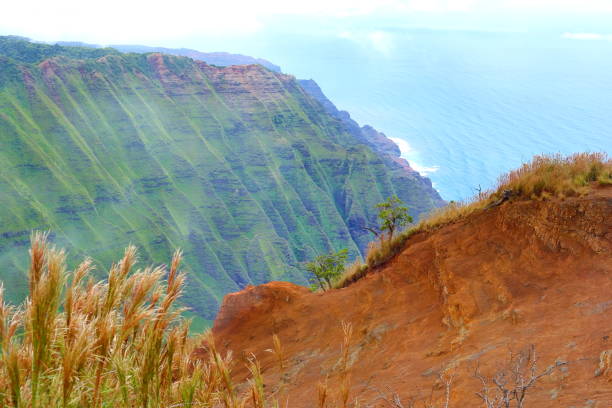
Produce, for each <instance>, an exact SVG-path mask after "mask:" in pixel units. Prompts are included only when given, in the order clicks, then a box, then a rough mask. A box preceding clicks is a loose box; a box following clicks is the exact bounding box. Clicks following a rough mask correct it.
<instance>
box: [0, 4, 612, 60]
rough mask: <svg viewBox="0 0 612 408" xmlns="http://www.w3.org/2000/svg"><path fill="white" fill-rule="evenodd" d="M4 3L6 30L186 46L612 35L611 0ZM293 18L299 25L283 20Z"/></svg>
mask: <svg viewBox="0 0 612 408" xmlns="http://www.w3.org/2000/svg"><path fill="white" fill-rule="evenodd" d="M3 3H4V4H2V12H1V14H0V34H14V35H22V36H25V37H29V38H32V39H35V40H41V41H59V40H63V41H73V40H78V41H83V42H90V43H97V44H103V45H107V44H126V43H132V44H134V43H138V44H146V45H163V46H181V44H183V43H185V42H188V43H192V42H193V41H192V40H193V39H194V38H201V37H214V36H218V37H220V38H221V37H238V38H240V37H248V36H252V35H256V34H259V33H262V32H265V31H274V30H276V31H279V30H280V31H282V30H283V29H285V30H303V31H307V30H309V29H313V28H314V27H313V24H322V25H327V26H330V27H334V28H338V29H342V27H343V25H345V24H347V25H350V24H351V22H353V23H354V22H359V21H364V20H365V19H367V22H368V24H370V25H371V24H380V25H387V26H388V25H413V26H419V25H422V26H427V27H436V26H439V27H443V28H444V27H451V28H452V27H460V28H473V29H487V30H494V29H503V30H538V29H544V28H550V29H557V30H561V31H563V32H568V33H569V34H570V35H571V34H578V35H581V34H583V35H584V34H586V35H587V36H588V35H589V34H591V35H599V36H602V38H604V39H605V38H608V37H606V36H611V37H610V38H612V28H610V29H609V31H610V32H603V31H602V30H604V29H605V28H606V25H609V21H611V20H610V17H612V0H300V1H288V0H258V1H253V0H234V1H218V0H215V1H209V0H172V1H171V2H169V1H167V0H163V1H161V0H146V1H143V0H127V1H126V0H105V1H86V0H56V1H49V0H36V1H27V0H21V1H7V0H4V1H3ZM287 21H293V22H297V23H296V24H283V22H287ZM576 30H578V31H576ZM340 34H342V31H340ZM583 38H584V39H588V37H583ZM591 39H594V38H591ZM375 41H376V39H375ZM379 41H384V39H382V38H381V39H380V40H379ZM205 51H213V50H205Z"/></svg>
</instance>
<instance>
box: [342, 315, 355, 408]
mask: <svg viewBox="0 0 612 408" xmlns="http://www.w3.org/2000/svg"><path fill="white" fill-rule="evenodd" d="M352 337H353V325H352V324H351V323H348V322H344V321H343V322H342V348H341V357H340V402H341V403H342V408H347V407H348V401H349V393H350V387H351V376H350V373H349V370H348V368H349V367H348V363H349V351H350V348H351V339H352Z"/></svg>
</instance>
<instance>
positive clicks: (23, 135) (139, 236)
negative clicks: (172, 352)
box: [0, 37, 443, 319]
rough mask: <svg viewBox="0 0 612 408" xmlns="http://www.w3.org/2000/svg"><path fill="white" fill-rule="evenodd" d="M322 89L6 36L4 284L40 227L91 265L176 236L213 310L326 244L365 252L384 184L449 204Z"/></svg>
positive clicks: (250, 69) (298, 270)
mask: <svg viewBox="0 0 612 408" xmlns="http://www.w3.org/2000/svg"><path fill="white" fill-rule="evenodd" d="M320 100H321V97H320V96H319V98H314V97H312V96H311V94H309V93H308V92H306V91H305V90H304V88H303V87H302V86H300V83H299V82H298V81H297V80H296V79H295V78H294V77H292V76H289V75H285V74H281V73H278V72H274V71H272V70H270V69H267V68H265V67H263V66H261V65H241V66H230V67H217V66H213V65H209V64H207V63H204V62H201V61H196V60H193V59H191V58H186V57H179V56H172V55H167V54H160V53H147V54H137V53H128V54H126V53H121V52H118V51H116V50H114V49H112V48H91V47H64V46H60V45H46V44H39V43H33V42H28V41H26V40H23V39H19V38H15V37H1V38H0V143H1V144H2V150H0V160H1V162H2V163H3V165H2V167H1V168H0V205H1V206H2V208H3V211H2V213H1V214H0V226H1V227H0V254H1V256H0V271H1V272H0V278H1V280H2V281H3V283H4V285H5V287H6V288H7V295H8V296H9V298H10V299H12V300H18V299H21V298H23V297H24V296H25V292H26V288H27V281H26V279H25V271H26V269H27V262H28V260H27V258H26V257H24V256H23V254H24V248H25V246H27V245H28V241H29V235H30V232H31V231H32V230H33V229H36V230H49V231H51V234H52V235H51V238H52V240H53V242H55V243H56V244H58V245H61V246H63V247H66V248H67V249H68V251H69V253H70V254H71V258H72V259H78V257H79V255H82V254H88V255H89V256H91V257H92V258H93V259H94V261H95V263H96V264H97V265H107V264H109V263H110V262H111V261H112V260H114V259H116V258H117V257H118V256H119V255H120V254H121V253H122V251H123V248H125V247H126V246H127V245H128V244H129V243H133V244H135V245H136V246H138V247H139V248H140V257H141V264H148V263H151V262H156V263H161V262H165V261H166V260H167V259H169V257H170V255H171V253H172V252H173V251H174V249H175V248H182V249H183V250H184V251H185V264H184V265H185V270H186V271H188V278H187V279H188V283H187V285H186V295H185V297H184V303H185V304H186V305H187V306H189V307H190V308H191V309H192V310H193V312H194V313H196V315H197V316H199V317H203V318H207V319H211V318H212V317H213V316H214V315H215V313H216V310H217V308H218V304H219V301H220V300H221V297H222V296H223V295H224V294H225V293H228V292H231V291H235V290H238V289H241V288H243V287H244V286H245V285H249V284H258V283H263V282H267V281H270V280H277V279H284V280H290V281H293V282H296V283H302V284H305V283H306V282H307V277H306V275H305V274H304V269H303V262H305V261H308V260H310V259H312V258H313V257H314V256H316V255H317V254H320V253H324V252H328V251H331V250H339V249H341V248H348V249H349V252H350V255H351V257H352V258H356V257H359V256H361V255H363V254H364V252H365V250H366V247H367V244H368V242H369V241H370V239H371V236H370V235H369V234H368V232H367V231H365V230H364V229H363V227H364V226H367V225H371V224H374V223H376V208H375V205H376V204H377V203H379V202H381V201H383V200H384V199H386V198H387V197H389V196H391V195H394V194H397V195H398V196H399V197H400V198H401V199H402V200H404V202H406V203H407V205H408V206H409V208H410V212H411V214H412V215H413V216H415V217H418V216H419V215H420V214H423V213H426V212H428V211H430V210H431V209H433V208H435V207H437V206H440V205H442V204H443V201H442V199H441V198H440V196H439V195H438V193H437V192H436V191H435V190H434V189H433V188H432V186H431V182H430V181H429V180H428V179H426V178H423V177H421V176H420V175H419V174H418V173H416V172H415V171H414V170H412V169H411V168H410V166H409V164H408V163H407V162H405V161H404V160H401V159H399V157H398V156H397V155H396V153H397V152H389V151H388V150H389V149H388V148H386V147H384V146H383V145H382V144H379V143H378V139H380V140H383V139H384V137H383V136H382V135H380V134H378V133H377V132H374V133H372V132H371V131H368V130H367V129H361V128H359V127H358V126H357V125H356V124H354V123H353V122H350V121H348V120H346V118H344V119H343V118H339V117H338V115H336V114H334V113H333V112H332V113H330V108H329V106H328V107H327V108H326V107H325V106H323V105H322V104H321V102H320ZM323 102H324V101H323ZM327 105H329V104H327ZM387 143H388V142H387ZM380 146H383V147H380ZM388 146H391V145H390V144H388ZM100 270H102V268H100ZM15 271H21V273H16V272H15Z"/></svg>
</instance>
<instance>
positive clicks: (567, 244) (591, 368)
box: [214, 186, 612, 408]
mask: <svg viewBox="0 0 612 408" xmlns="http://www.w3.org/2000/svg"><path fill="white" fill-rule="evenodd" d="M611 311H612V188H611V187H609V186H608V187H600V188H597V189H595V190H594V191H592V192H591V193H589V194H588V195H586V196H584V197H573V198H565V199H550V200H544V201H535V200H517V201H511V202H505V203H503V204H501V205H499V206H496V207H492V208H488V209H484V210H482V211H478V212H475V213H473V214H472V215H470V216H469V217H467V218H465V219H462V220H459V221H457V222H454V223H451V224H449V225H447V226H445V227H442V228H440V229H438V230H435V231H432V232H419V233H417V234H416V235H413V236H412V237H410V238H409V239H408V241H407V242H406V244H405V246H404V248H403V250H402V251H401V252H399V254H398V255H396V256H395V257H394V258H393V259H392V260H391V261H389V262H387V263H386V264H384V265H383V266H381V267H379V268H378V269H376V270H374V271H371V272H370V273H369V274H368V275H367V276H366V277H365V278H363V279H361V280H359V281H357V282H356V283H354V284H352V285H350V286H348V287H346V288H343V289H339V290H333V291H330V292H325V293H310V292H308V291H307V290H305V289H304V288H301V287H298V286H295V285H293V284H289V283H282V282H272V283H269V284H266V285H262V286H258V287H250V288H247V289H245V290H243V291H242V292H239V293H235V294H231V295H228V296H226V298H225V300H224V302H223V305H222V307H221V311H220V313H219V316H218V318H217V320H216V322H215V326H214V333H215V337H216V338H217V340H218V343H219V344H221V345H222V346H223V348H224V349H231V350H233V351H234V355H236V356H238V359H239V361H240V360H241V359H243V358H246V357H248V356H250V355H251V353H253V354H254V355H256V357H257V358H258V359H259V361H260V363H261V365H262V369H263V374H264V377H265V378H266V381H267V382H266V384H267V385H268V389H269V390H270V391H271V392H276V393H277V397H279V398H280V400H281V401H283V404H284V403H285V402H284V401H285V400H286V399H287V400H288V401H289V402H288V406H291V407H311V406H316V401H317V400H318V398H319V396H320V395H321V394H319V396H318V395H317V383H319V382H320V381H323V382H325V381H327V385H328V390H329V396H328V400H329V401H330V406H342V404H340V403H338V401H339V398H340V390H341V389H342V379H341V378H340V377H341V370H340V368H339V367H340V364H341V363H340V361H341V356H342V352H341V345H342V343H343V340H342V339H343V333H342V328H341V322H348V323H351V324H352V328H353V336H352V339H351V342H350V347H349V349H348V352H347V355H348V363H347V365H348V374H349V375H350V399H349V400H350V401H353V400H354V399H358V400H359V401H360V403H361V406H368V407H378V406H380V407H389V406H393V407H400V406H407V407H408V406H412V405H410V401H415V402H417V401H419V404H420V403H421V401H424V400H428V399H429V398H431V399H432V400H433V401H432V402H433V403H434V404H436V405H432V406H437V407H445V406H446V405H444V404H445V384H444V383H443V382H440V381H439V380H438V375H439V374H440V373H445V374H444V375H446V378H449V377H450V376H454V380H453V382H452V386H451V393H450V404H449V405H448V406H449V407H452V408H455V407H476V406H484V405H483V403H482V401H481V400H479V399H478V397H477V396H476V394H475V393H476V392H482V384H481V383H480V381H479V380H478V379H476V378H475V377H474V372H475V369H476V367H477V364H479V366H480V373H482V374H483V375H484V376H488V377H489V378H491V377H492V376H493V374H494V373H496V372H497V370H499V369H500V367H503V366H504V364H506V363H507V361H508V358H509V356H510V352H514V353H516V352H518V351H519V350H523V349H525V347H528V346H529V345H534V346H535V349H536V351H537V353H538V354H537V356H538V357H537V362H538V368H537V371H536V373H538V374H539V373H541V372H543V371H544V370H545V369H546V367H548V366H549V365H553V364H562V365H560V366H559V367H560V368H558V369H556V370H553V371H552V372H551V374H550V375H547V376H544V377H542V379H541V380H539V382H538V383H537V385H536V386H534V387H533V389H530V390H529V392H528V397H527V400H526V405H525V406H526V407H538V408H546V407H593V408H608V407H610V406H612V366H611V365H610V355H611V353H612V351H611V350H612V325H611V318H610V316H611ZM274 334H276V335H277V336H278V338H279V339H280V342H281V343H282V350H283V351H282V352H283V356H284V357H283V358H284V361H285V367H284V368H283V369H282V370H281V369H279V364H278V362H277V359H278V357H277V356H276V355H274V354H271V353H268V352H265V351H264V350H266V349H271V348H272V336H273V335H274ZM235 370H236V371H235V373H236V378H237V379H238V380H240V379H241V378H244V376H245V375H246V371H245V370H244V369H243V368H242V364H241V363H240V362H238V363H237V364H235ZM326 378H327V380H325V379H326ZM498 380H500V381H510V382H512V381H514V379H513V378H509V377H506V378H501V379H500V378H498ZM489 385H491V386H492V387H493V388H495V385H493V384H492V383H489ZM279 390H280V391H279ZM319 390H320V388H319ZM395 393H396V394H397V396H398V398H399V400H401V401H403V404H404V405H398V404H396V405H393V404H391V403H390V402H389V401H393V394H395ZM413 398H414V399H413ZM385 399H386V400H387V401H388V402H385ZM332 400H335V401H336V405H334V404H333V403H331V401H332ZM415 406H420V405H415ZM500 406H501V405H500ZM511 406H512V407H514V406H515V405H511Z"/></svg>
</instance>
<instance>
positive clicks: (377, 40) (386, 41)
mask: <svg viewBox="0 0 612 408" xmlns="http://www.w3.org/2000/svg"><path fill="white" fill-rule="evenodd" d="M368 40H369V42H370V44H371V45H372V47H373V48H374V49H375V50H376V51H378V52H379V53H381V54H383V55H386V56H388V55H390V54H391V52H392V51H393V48H394V44H393V37H392V36H391V34H389V33H386V32H384V31H372V32H370V33H368Z"/></svg>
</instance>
